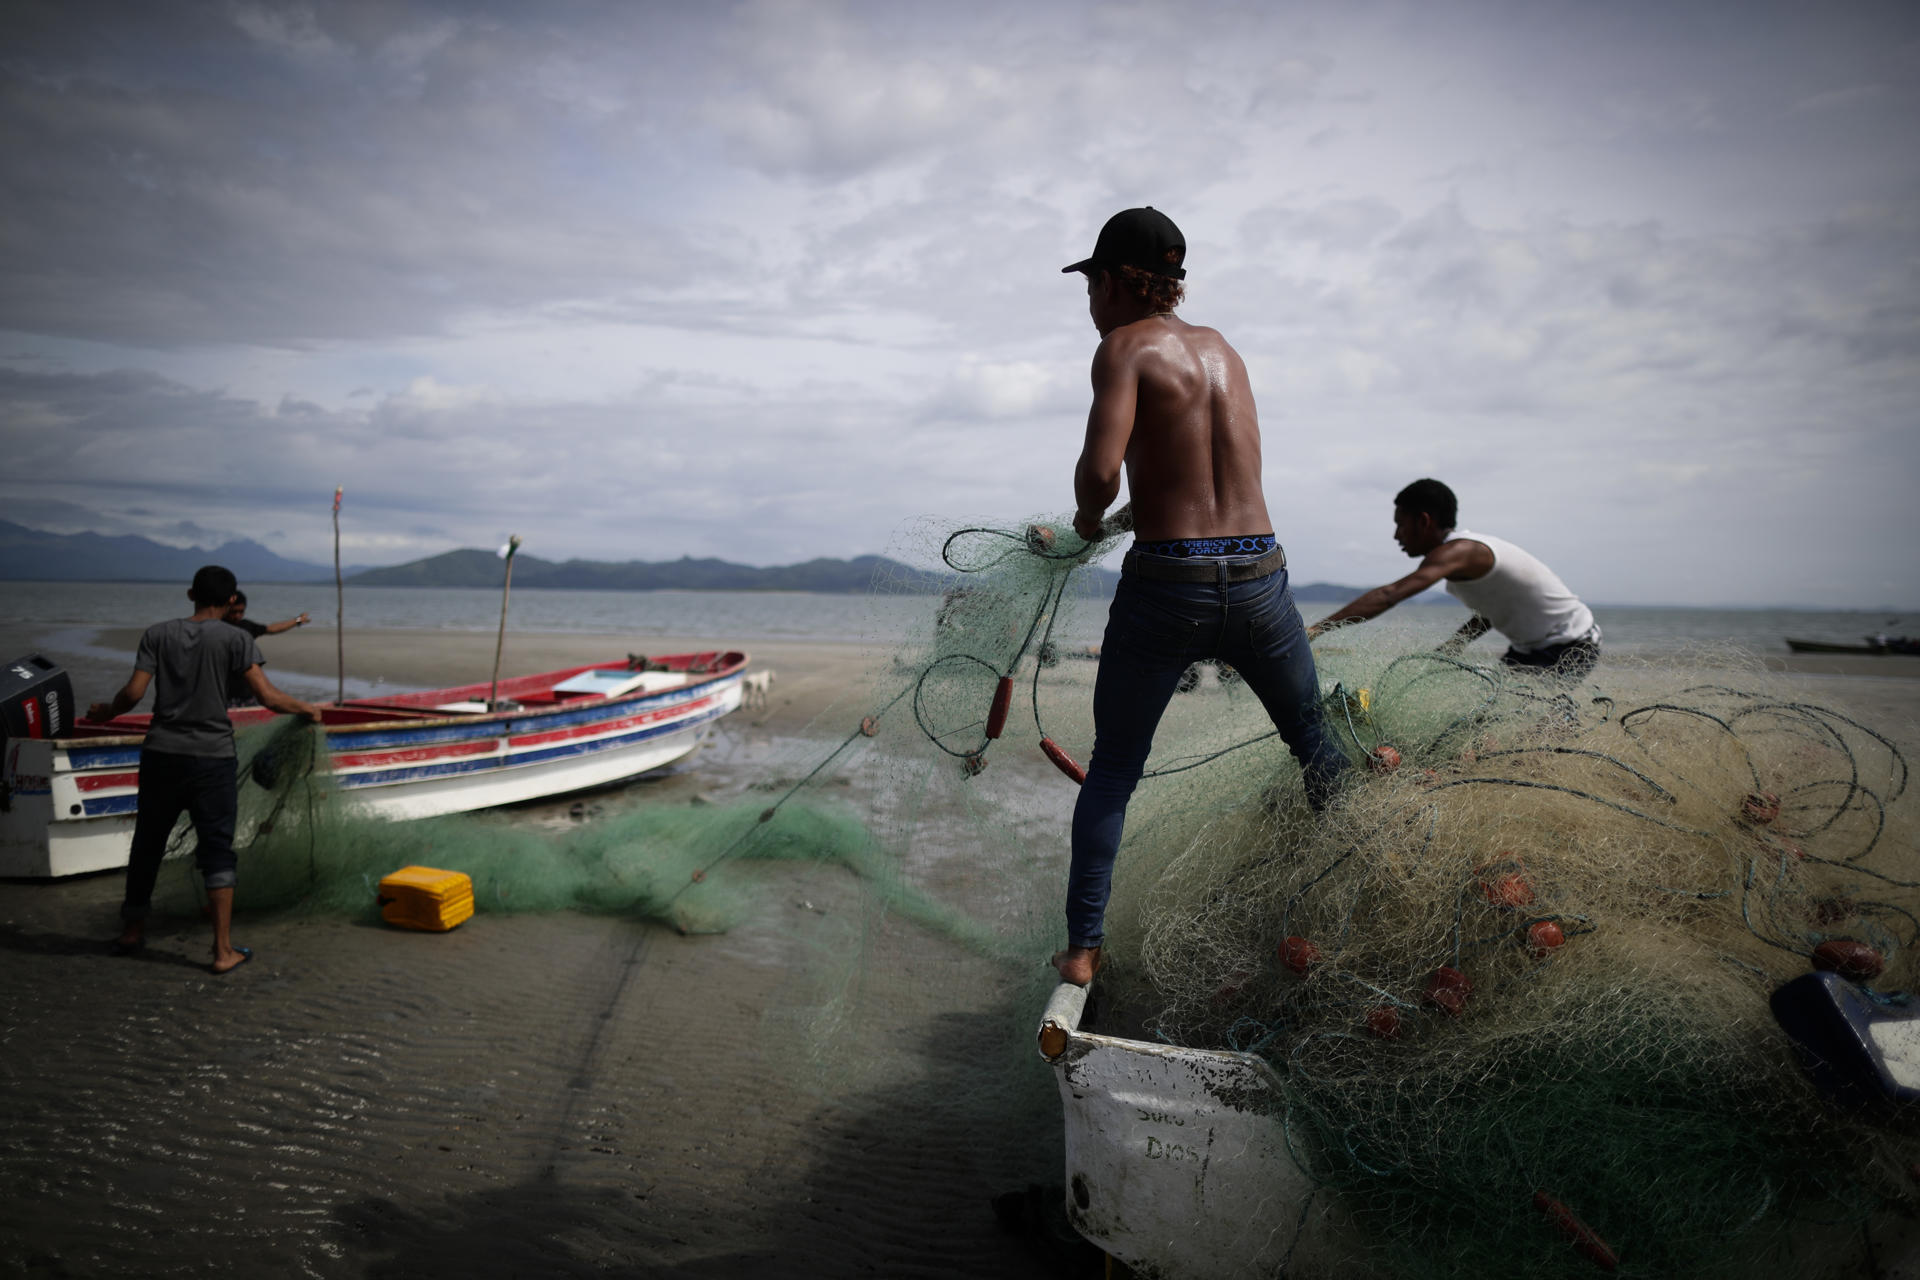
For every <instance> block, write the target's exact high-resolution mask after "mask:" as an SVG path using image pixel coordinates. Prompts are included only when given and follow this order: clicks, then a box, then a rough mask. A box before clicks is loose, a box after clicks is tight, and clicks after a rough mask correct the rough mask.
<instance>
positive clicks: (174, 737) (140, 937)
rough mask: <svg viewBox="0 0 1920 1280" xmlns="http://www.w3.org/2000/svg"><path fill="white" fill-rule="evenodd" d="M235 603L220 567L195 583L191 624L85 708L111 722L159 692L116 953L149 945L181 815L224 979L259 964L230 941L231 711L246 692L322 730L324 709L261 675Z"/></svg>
mask: <svg viewBox="0 0 1920 1280" xmlns="http://www.w3.org/2000/svg"><path fill="white" fill-rule="evenodd" d="M237 594H238V585H237V584H236V583H235V582H234V578H233V574H232V573H231V572H229V571H228V570H226V569H223V568H221V567H220V566H219V565H207V566H206V567H205V568H203V569H201V570H200V571H199V572H198V573H196V574H194V575H193V585H192V586H191V587H190V588H188V590H187V596H188V598H189V599H191V600H192V601H193V606H194V612H193V615H192V616H191V617H187V618H170V619H168V620H167V621H165V622H156V623H154V624H153V625H152V626H151V627H148V628H147V630H146V633H145V634H144V635H142V636H141V637H140V650H139V653H138V654H137V655H136V656H135V658H134V660H133V674H132V675H131V676H130V677H128V679H127V683H126V685H125V686H124V687H123V688H122V689H121V690H120V692H118V693H116V694H114V695H113V700H112V701H110V702H96V703H94V704H93V705H92V706H90V707H88V708H87V719H89V720H92V721H95V722H102V721H107V720H112V719H113V718H114V717H116V716H121V715H125V714H126V713H127V712H129V711H131V710H133V708H134V707H136V706H138V705H139V704H140V700H141V699H142V698H144V697H145V696H146V693H147V686H148V685H149V684H151V685H152V686H153V689H154V694H153V721H152V723H151V724H150V725H148V727H147V736H146V741H145V742H143V743H142V744H141V747H140V796H139V805H140V809H139V813H138V816H136V817H135V819H134V827H133V849H132V852H131V854H130V855H129V857H128V859H127V893H126V900H125V902H123V903H122V905H121V907H120V917H121V921H122V924H123V927H122V929H121V931H120V936H119V938H117V939H116V940H115V941H114V944H113V949H114V951H115V953H116V954H119V955H130V954H132V953H133V952H135V951H138V950H139V949H140V948H141V947H143V946H145V945H146V939H147V932H146V930H147V912H148V910H149V907H150V905H151V903H152V901H153V885H154V881H155V879H157V878H158V876H159V874H160V860H161V858H163V857H164V856H166V852H167V839H168V837H169V836H170V835H171V834H172V833H173V824H174V823H176V822H178V821H179V819H180V814H181V812H182V811H184V812H185V813H186V814H187V816H188V818H189V819H190V820H191V821H192V823H193V834H194V837H195V842H196V845H195V849H194V861H195V862H196V863H198V864H199V867H200V874H201V876H202V877H203V879H204V880H205V883H206V886H207V901H208V904H209V905H210V906H211V907H212V910H213V964H212V969H213V972H215V973H228V972H230V971H232V970H233V969H236V968H238V967H239V966H240V965H243V964H245V963H246V962H247V961H248V960H251V959H252V958H253V952H251V951H249V950H248V949H247V948H245V947H236V946H234V945H233V937H232V926H233V886H234V882H235V879H236V871H235V868H236V860H235V858H234V853H233V828H234V823H235V821H236V820H237V818H238V816H239V794H240V787H239V768H238V759H237V756H236V754H235V752H234V746H233V723H232V722H231V721H230V720H228V719H227V702H228V700H229V698H230V697H231V696H232V694H233V692H234V691H235V690H237V689H239V688H241V687H245V688H248V689H251V690H252V691H253V694H254V696H255V697H256V698H258V699H259V700H260V702H261V704H262V705H264V706H267V707H271V708H272V709H273V710H275V711H278V712H281V713H283V714H285V715H294V716H305V717H306V718H307V719H308V720H310V721H312V722H313V723H315V724H318V723H320V708H318V707H316V706H314V705H313V704H312V703H308V702H302V701H300V700H299V699H298V698H295V697H291V696H289V695H287V694H285V693H282V692H281V691H280V690H278V689H276V688H274V687H273V685H272V684H271V683H270V682H269V681H268V680H267V677H266V673H265V672H263V671H261V669H260V649H259V647H258V646H257V645H255V644H254V642H253V637H252V636H250V635H248V634H246V633H245V632H244V631H241V630H239V629H238V628H236V627H231V626H228V625H226V621H225V619H226V613H227V610H228V608H230V607H231V605H232V603H233V600H234V597H235V596H236V595H237Z"/></svg>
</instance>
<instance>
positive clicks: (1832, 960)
mask: <svg viewBox="0 0 1920 1280" xmlns="http://www.w3.org/2000/svg"><path fill="white" fill-rule="evenodd" d="M1813 967H1814V968H1816V969H1830V970H1832V971H1833V972H1834V973H1837V974H1839V975H1840V976H1841V977H1843V978H1845V979H1847V980H1848V981H1850V982H1870V981H1872V980H1873V979H1875V978H1877V977H1879V976H1880V971H1881V970H1883V969H1885V968H1886V967H1887V962H1886V961H1885V960H1884V959H1882V958H1881V956H1880V953H1879V952H1878V951H1875V950H1874V949H1873V948H1872V947H1870V946H1868V945H1867V944H1866V943H1864V942H1856V941H1855V940H1854V939H1852V938H1828V939H1827V940H1826V941H1825V942H1823V943H1821V944H1820V945H1819V946H1817V947H1815V948H1814V949H1813Z"/></svg>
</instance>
